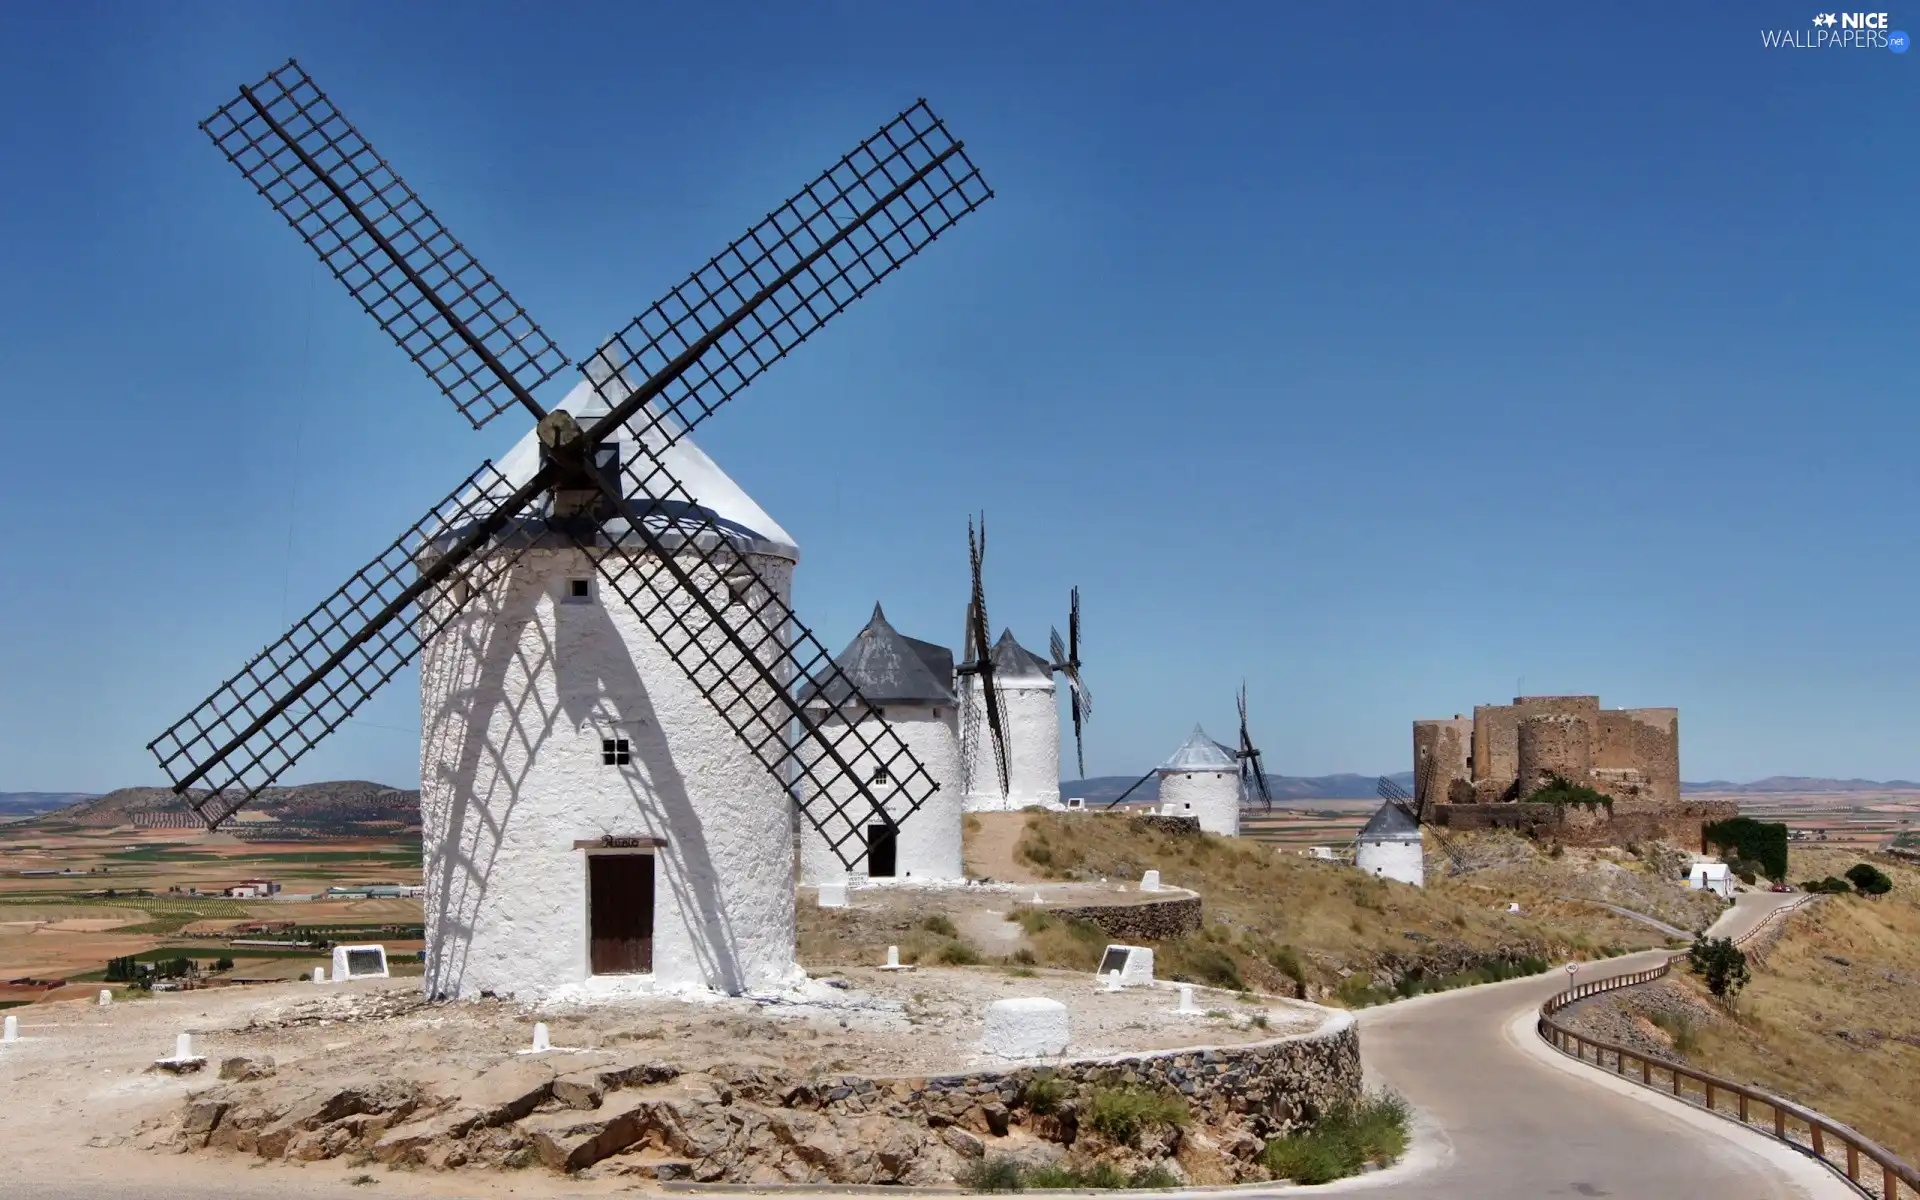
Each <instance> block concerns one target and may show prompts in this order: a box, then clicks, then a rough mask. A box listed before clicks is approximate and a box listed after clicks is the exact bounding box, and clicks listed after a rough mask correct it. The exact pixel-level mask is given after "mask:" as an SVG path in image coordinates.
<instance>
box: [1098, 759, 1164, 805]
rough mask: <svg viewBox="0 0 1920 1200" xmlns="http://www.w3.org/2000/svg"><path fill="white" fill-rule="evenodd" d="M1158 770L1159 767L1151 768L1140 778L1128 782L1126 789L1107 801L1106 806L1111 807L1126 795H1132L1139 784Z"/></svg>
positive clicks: (1150, 777)
mask: <svg viewBox="0 0 1920 1200" xmlns="http://www.w3.org/2000/svg"><path fill="white" fill-rule="evenodd" d="M1159 770H1160V768H1158V767H1155V768H1153V769H1152V770H1150V771H1148V772H1147V773H1146V774H1145V775H1142V776H1141V777H1140V778H1138V779H1136V780H1134V781H1133V782H1132V783H1130V784H1128V785H1127V790H1126V791H1124V792H1121V793H1120V794H1119V795H1118V796H1115V797H1114V798H1113V799H1111V800H1109V801H1107V807H1108V808H1112V807H1114V806H1115V805H1117V804H1119V803H1120V802H1121V801H1122V800H1125V799H1126V798H1127V797H1128V796H1131V795H1133V793H1134V792H1136V791H1138V790H1139V788H1140V785H1141V784H1143V783H1145V782H1146V781H1147V780H1149V779H1152V778H1153V777H1154V775H1155V774H1157V773H1158V772H1159Z"/></svg>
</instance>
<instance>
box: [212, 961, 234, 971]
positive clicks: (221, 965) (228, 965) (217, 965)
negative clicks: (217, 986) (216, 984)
mask: <svg viewBox="0 0 1920 1200" xmlns="http://www.w3.org/2000/svg"><path fill="white" fill-rule="evenodd" d="M213 969H214V970H216V971H231V970H233V960H232V959H230V958H216V959H214V960H213Z"/></svg>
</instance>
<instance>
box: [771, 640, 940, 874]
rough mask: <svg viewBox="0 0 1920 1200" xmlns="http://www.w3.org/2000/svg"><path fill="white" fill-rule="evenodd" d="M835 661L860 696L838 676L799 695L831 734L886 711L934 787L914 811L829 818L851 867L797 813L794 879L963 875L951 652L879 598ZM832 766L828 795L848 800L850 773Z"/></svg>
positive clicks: (861, 768) (874, 766) (866, 765)
mask: <svg viewBox="0 0 1920 1200" xmlns="http://www.w3.org/2000/svg"><path fill="white" fill-rule="evenodd" d="M834 661H835V662H836V663H838V664H839V666H840V670H841V672H842V673H843V674H844V675H845V676H846V680H847V682H848V683H850V684H852V686H853V688H854V689H855V690H856V691H857V692H858V693H859V695H858V696H853V695H851V694H849V693H848V692H847V691H846V688H845V687H844V686H841V685H839V684H837V683H836V684H830V685H829V687H830V688H832V689H837V690H833V691H829V692H828V693H824V694H823V693H820V692H815V693H812V694H810V695H807V696H804V697H802V700H803V702H804V703H805V704H806V706H807V710H808V712H809V713H810V714H811V715H812V716H813V717H814V719H815V720H819V721H822V722H825V723H826V724H827V725H828V726H829V727H830V732H829V736H832V734H831V727H832V726H835V725H845V724H848V723H852V724H855V725H863V724H871V723H873V722H874V721H875V719H876V717H877V718H879V719H882V720H885V721H886V722H887V723H888V724H889V725H891V726H892V727H893V731H894V733H896V734H897V735H899V737H900V740H901V741H902V742H904V743H906V746H907V749H908V750H910V751H911V752H912V753H913V755H914V757H915V758H917V759H919V760H920V763H921V765H923V766H924V767H926V769H927V770H928V772H930V773H931V774H932V775H933V777H934V780H935V781H936V782H937V783H939V785H940V790H939V791H937V792H935V793H934V794H933V798H932V799H930V800H928V801H927V802H926V803H924V804H922V805H921V806H920V808H919V809H918V810H916V811H915V812H913V813H912V814H908V813H906V812H905V811H898V812H895V811H889V812H888V813H886V814H885V815H884V816H882V815H880V814H873V813H869V814H866V815H865V816H863V817H860V818H859V819H858V820H857V821H856V822H855V824H854V825H851V826H850V825H848V824H847V819H846V818H842V817H839V816H833V817H831V818H829V824H828V826H827V834H828V835H830V836H831V837H832V838H833V839H835V840H838V839H840V838H842V837H843V836H845V835H847V834H848V833H851V834H852V835H853V838H852V840H851V841H847V842H842V843H841V850H842V851H843V852H846V853H848V855H849V856H850V857H851V856H853V855H854V854H856V853H857V854H858V855H859V858H858V860H857V861H856V864H855V866H854V868H853V870H852V872H851V873H850V872H849V871H848V868H847V866H846V864H845V863H844V862H842V861H841V859H840V856H839V855H838V854H836V853H835V852H834V850H833V848H832V846H830V845H829V843H828V837H827V836H823V835H822V833H821V832H820V831H819V830H818V829H815V828H814V826H813V823H812V822H811V821H809V820H807V819H806V818H805V817H804V816H803V817H801V818H800V822H799V837H800V882H801V883H803V884H807V885H817V884H821V883H837V882H842V881H844V880H846V879H847V878H849V875H850V874H851V877H853V878H856V879H893V878H898V879H915V880H940V879H947V880H957V879H962V878H964V877H965V873H964V871H963V870H962V869H961V865H960V822H961V801H962V794H961V793H962V789H961V787H960V786H959V774H960V770H959V764H960V743H959V737H960V709H959V700H958V699H957V698H956V697H955V696H954V692H953V688H952V686H951V681H952V679H953V652H952V651H951V650H948V649H947V648H946V647H944V646H936V645H934V644H933V643H931V642H922V641H919V640H917V639H915V638H910V637H907V636H905V635H903V634H901V633H900V632H898V631H897V630H895V629H894V627H893V626H892V625H891V624H889V623H888V622H887V617H886V614H885V613H883V612H881V611H880V606H879V605H878V604H876V605H874V606H873V616H872V617H871V618H869V619H868V621H867V624H866V627H865V628H863V629H862V630H861V631H860V632H859V633H858V634H856V635H855V636H854V639H853V641H852V642H851V643H850V644H849V645H848V646H847V648H846V649H845V650H843V651H841V653H840V654H839V656H838V657H837V658H836V659H835V660H834ZM834 740H835V741H836V742H838V744H840V745H843V746H844V745H861V744H864V743H861V742H858V741H855V740H854V739H850V738H849V739H845V740H842V739H839V738H835V739H834ZM812 745H813V743H812V742H811V741H809V742H806V743H803V744H802V747H801V750H802V753H803V754H806V753H807V752H808V749H809V747H811V746H812ZM852 766H853V768H854V771H855V773H856V774H857V775H858V776H859V777H860V778H862V779H866V780H869V781H871V782H873V783H886V782H887V778H886V773H887V770H888V767H887V764H884V763H879V762H875V761H871V760H870V759H862V760H859V761H856V762H854V763H853V764H852ZM829 774H830V777H831V778H833V780H834V783H833V786H834V787H835V788H836V789H838V790H839V791H840V792H842V793H843V794H841V795H838V796H836V797H835V799H838V800H841V801H842V802H845V801H847V800H850V799H852V796H853V791H854V789H853V786H852V784H851V782H850V781H848V780H847V779H846V778H845V776H844V775H842V774H840V773H839V772H837V771H835V772H831V773H829ZM810 780H811V777H810V776H808V775H807V774H806V773H804V772H803V773H802V776H801V784H800V786H802V787H807V786H811V782H810ZM896 803H897V800H896ZM851 809H852V806H851V805H849V806H848V810H849V811H851ZM813 811H815V812H825V813H834V812H838V811H839V809H838V808H837V807H836V806H835V805H830V804H822V805H814V806H813Z"/></svg>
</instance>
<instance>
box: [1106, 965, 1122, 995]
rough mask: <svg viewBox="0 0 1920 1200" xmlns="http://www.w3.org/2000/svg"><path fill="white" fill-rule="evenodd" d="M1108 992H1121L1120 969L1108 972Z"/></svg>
mask: <svg viewBox="0 0 1920 1200" xmlns="http://www.w3.org/2000/svg"><path fill="white" fill-rule="evenodd" d="M1106 990H1107V991H1109V992H1117V991H1119V990H1120V970H1119V968H1118V967H1116V968H1114V969H1113V970H1111V971H1108V972H1107V987H1106Z"/></svg>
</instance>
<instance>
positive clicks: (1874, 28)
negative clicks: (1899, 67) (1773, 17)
mask: <svg viewBox="0 0 1920 1200" xmlns="http://www.w3.org/2000/svg"><path fill="white" fill-rule="evenodd" d="M1760 44H1761V46H1763V47H1765V48H1766V49H1768V50H1891V51H1893V52H1894V53H1895V54H1905V53H1906V52H1907V46H1908V44H1909V39H1908V38H1907V34H1906V31H1905V30H1903V29H1895V28H1893V25H1892V23H1891V22H1890V21H1889V19H1888V16H1887V14H1886V13H1883V12H1820V13H1815V14H1813V21H1812V22H1811V24H1810V25H1809V27H1808V28H1805V29H1762V30H1761V31H1760Z"/></svg>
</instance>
